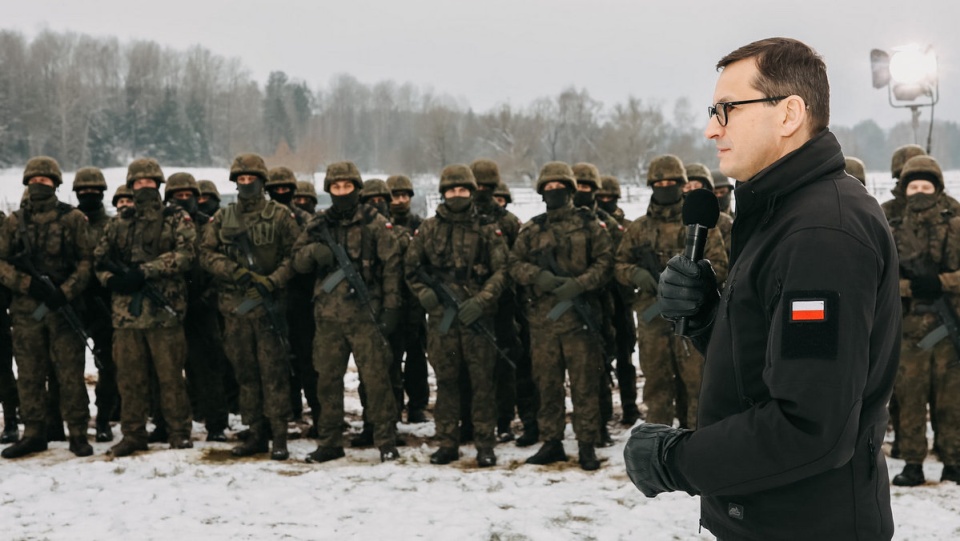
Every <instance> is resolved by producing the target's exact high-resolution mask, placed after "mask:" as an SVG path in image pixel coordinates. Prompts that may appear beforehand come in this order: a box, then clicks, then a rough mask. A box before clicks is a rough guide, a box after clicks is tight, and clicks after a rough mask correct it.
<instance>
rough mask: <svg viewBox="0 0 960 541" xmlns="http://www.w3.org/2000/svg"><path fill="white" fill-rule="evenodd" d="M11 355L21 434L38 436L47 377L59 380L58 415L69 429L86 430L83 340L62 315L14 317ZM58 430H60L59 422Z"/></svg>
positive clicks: (87, 401) (42, 424)
mask: <svg viewBox="0 0 960 541" xmlns="http://www.w3.org/2000/svg"><path fill="white" fill-rule="evenodd" d="M12 338H13V356H14V358H16V361H17V375H18V379H17V389H18V391H19V394H20V418H21V420H22V421H23V425H24V431H23V437H24V438H30V437H42V436H43V434H44V430H45V427H46V423H47V422H48V421H49V419H48V418H47V380H48V379H49V378H51V377H56V379H57V381H59V382H60V386H59V390H60V392H59V399H60V414H61V415H62V417H63V420H64V421H66V422H67V425H68V426H70V428H71V429H72V430H78V429H80V430H83V431H84V433H86V429H87V423H88V422H89V420H90V409H89V404H90V399H89V398H88V396H87V387H86V383H85V382H84V380H83V368H84V364H85V359H84V347H83V341H82V340H81V339H80V337H79V336H77V334H76V333H75V332H74V331H73V330H72V329H71V328H70V325H69V324H67V322H66V320H64V318H63V316H61V315H60V314H58V313H57V312H49V313H47V315H46V316H44V318H43V319H42V320H41V321H36V320H34V319H33V317H30V316H27V317H20V316H14V318H13V329H12ZM60 430H63V427H62V425H61V428H60Z"/></svg>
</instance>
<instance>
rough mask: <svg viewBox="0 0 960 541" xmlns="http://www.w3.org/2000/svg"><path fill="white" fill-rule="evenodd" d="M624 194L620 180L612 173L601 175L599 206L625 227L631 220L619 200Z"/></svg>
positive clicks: (597, 195) (598, 192)
mask: <svg viewBox="0 0 960 541" xmlns="http://www.w3.org/2000/svg"><path fill="white" fill-rule="evenodd" d="M621 197H623V195H622V194H621V192H620V180H619V179H617V177H615V176H612V175H603V176H601V177H600V189H598V190H597V194H596V198H597V206H598V207H599V208H601V209H603V210H604V211H606V213H607V214H609V215H611V216H613V217H614V218H615V219H616V220H617V222H619V223H620V225H621V226H623V228H624V229H626V228H627V226H628V225H630V221H631V220H629V219H628V218H627V216H626V214H625V213H624V212H623V209H622V208H620V206H619V202H620V198H621Z"/></svg>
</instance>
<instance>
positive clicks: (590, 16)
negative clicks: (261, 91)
mask: <svg viewBox="0 0 960 541" xmlns="http://www.w3.org/2000/svg"><path fill="white" fill-rule="evenodd" d="M3 3H4V4H5V5H4V6H3V7H0V27H3V28H6V29H16V30H19V31H21V32H24V33H25V34H27V35H29V36H33V35H35V34H36V33H38V32H39V31H40V30H42V29H43V28H50V29H52V30H57V31H61V30H73V31H77V32H82V33H87V34H92V35H96V36H111V35H112V36H117V37H119V38H120V39H121V40H124V41H126V40H130V39H137V38H139V39H148V40H153V41H157V42H159V43H161V44H164V45H168V46H171V47H174V48H177V49H186V48H187V47H189V46H190V45H193V44H200V45H202V46H204V47H206V48H208V49H210V50H212V51H213V52H215V53H217V54H220V55H224V56H236V57H239V58H241V59H242V60H243V62H244V64H245V65H246V66H247V67H248V68H249V69H250V70H251V72H252V74H253V76H254V77H255V78H256V79H257V80H258V81H260V82H261V83H263V82H265V81H266V78H267V74H268V73H269V72H270V71H273V70H283V71H285V72H286V73H287V74H288V75H289V76H291V77H293V78H297V79H302V80H305V81H307V82H308V83H309V84H310V85H311V86H312V87H314V88H316V87H318V86H321V85H324V86H325V85H326V84H327V83H328V81H329V80H330V78H331V77H332V76H333V75H335V74H338V73H344V72H346V73H351V74H353V75H354V76H356V77H357V78H358V79H360V80H361V81H363V82H366V83H373V82H376V81H380V80H384V79H393V80H395V81H397V82H410V83H414V84H416V85H419V86H423V87H432V88H433V90H435V91H437V92H440V93H447V94H451V95H453V96H455V97H458V98H462V99H464V100H466V102H468V103H469V104H470V105H471V106H472V107H473V108H474V109H475V110H477V111H485V110H487V109H489V108H491V107H493V106H494V105H496V104H498V103H504V102H507V103H511V104H513V105H527V104H529V103H530V102H531V101H532V100H533V99H534V98H537V97H541V96H546V95H551V96H552V95H556V94H558V93H559V92H560V90H561V89H563V88H564V87H566V86H569V85H576V86H577V87H578V88H579V87H585V88H587V89H588V90H589V91H590V93H591V95H593V96H594V97H595V98H597V99H599V100H601V101H603V102H604V103H605V104H606V105H608V106H609V105H612V104H613V103H614V102H616V101H620V100H623V99H624V98H625V97H627V96H628V95H631V94H632V95H634V96H637V97H640V98H643V99H644V100H656V101H659V102H661V103H663V104H664V105H666V107H667V108H666V112H668V113H669V112H670V111H672V105H673V101H674V99H675V98H676V97H678V96H682V95H686V96H688V97H689V98H690V99H691V100H692V102H693V103H694V104H695V105H696V107H697V110H698V111H699V110H700V109H703V110H705V109H706V106H707V105H708V104H709V102H710V98H711V96H712V94H713V87H714V83H715V81H716V72H715V70H714V67H713V66H714V65H715V64H716V61H717V60H718V59H719V58H720V57H721V56H723V55H724V54H726V53H728V52H730V51H731V50H733V49H735V48H737V47H738V46H740V45H743V44H746V43H748V42H750V41H753V40H756V39H760V38H765V37H770V36H776V35H783V36H789V37H795V38H797V39H800V40H803V41H805V42H807V43H809V44H810V45H812V46H813V47H814V48H815V49H817V50H818V51H819V52H820V53H821V54H822V55H823V57H824V58H825V60H826V62H827V67H828V70H829V73H830V81H831V86H832V102H831V108H832V119H831V120H832V122H831V124H833V125H846V126H852V125H853V124H855V123H857V122H859V121H861V120H865V119H867V118H873V119H874V120H875V121H876V122H877V123H879V124H880V125H881V126H884V127H889V126H891V125H893V124H894V123H896V122H899V121H903V120H908V119H909V113H908V112H907V111H906V110H900V109H893V108H891V107H890V106H889V104H888V102H887V94H886V91H885V90H875V89H874V88H873V87H872V86H871V82H870V62H869V55H870V49H872V48H881V49H889V48H892V47H894V46H897V45H903V44H906V43H921V44H932V45H933V46H934V47H935V48H936V49H937V51H938V55H939V61H940V93H941V95H942V98H941V101H940V103H939V104H938V105H937V109H936V118H937V119H943V120H952V121H956V122H960V2H957V1H956V0H938V1H935V0H910V1H906V0H902V1H892V0H804V1H803V2H795V3H792V4H793V5H791V3H789V2H785V1H770V0H767V1H746V0H727V1H723V2H702V1H684V0H673V1H652V0H619V1H618V0H590V1H574V0H484V1H482V2H458V1H454V0H337V1H317V0H314V1H292V0H271V1H263V0H164V1H159V2H158V1H156V0H151V1H149V2H140V1H130V0H126V1H123V0H83V1H77V2H63V1H52V0H22V1H14V0H3ZM928 114H929V112H928V110H927V109H924V113H923V115H924V116H923V118H928V116H927V115H928ZM704 118H705V113H704Z"/></svg>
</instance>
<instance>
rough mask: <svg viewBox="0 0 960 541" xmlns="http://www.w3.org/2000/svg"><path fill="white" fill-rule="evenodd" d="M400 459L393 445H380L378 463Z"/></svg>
mask: <svg viewBox="0 0 960 541" xmlns="http://www.w3.org/2000/svg"><path fill="white" fill-rule="evenodd" d="M398 458H400V451H397V448H396V447H394V446H393V445H389V444H387V445H381V446H380V462H392V461H394V460H396V459H398Z"/></svg>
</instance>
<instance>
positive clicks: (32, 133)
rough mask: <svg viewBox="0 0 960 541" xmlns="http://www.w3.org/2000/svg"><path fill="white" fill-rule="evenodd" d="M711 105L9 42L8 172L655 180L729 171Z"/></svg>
mask: <svg viewBox="0 0 960 541" xmlns="http://www.w3.org/2000/svg"><path fill="white" fill-rule="evenodd" d="M666 109H669V110H666ZM701 109H705V108H704V107H699V106H698V107H694V106H693V104H691V103H690V101H689V99H687V98H685V97H680V98H677V99H676V100H675V101H674V102H673V103H672V104H663V103H659V102H651V101H645V100H643V99H641V98H638V97H629V98H627V99H626V100H625V101H623V102H619V103H615V104H613V105H612V106H605V105H604V104H603V103H602V102H600V101H598V100H596V99H594V98H593V97H591V96H590V93H589V91H588V90H587V89H585V88H576V87H569V88H566V89H563V90H562V91H560V92H559V93H558V94H556V95H553V96H545V97H542V98H539V99H536V100H534V101H533V102H532V103H530V104H527V105H525V106H518V105H512V104H502V105H499V106H496V107H494V108H492V109H491V110H488V111H485V112H476V111H474V110H473V109H472V108H471V107H470V106H469V104H467V103H464V102H463V101H462V100H457V99H454V98H452V97H450V96H448V95H446V94H443V93H437V92H435V91H433V90H424V89H421V88H419V87H417V86H414V85H412V84H410V83H396V82H394V81H381V82H377V83H374V84H365V83H363V82H361V81H358V80H357V79H356V78H355V77H353V76H351V75H346V74H343V75H338V76H336V77H334V78H333V79H332V80H331V81H330V82H329V83H328V85H327V86H325V87H321V88H310V86H309V85H308V84H307V83H306V82H304V81H303V80H300V79H296V78H292V77H290V76H288V75H287V74H285V73H283V72H281V71H275V72H272V73H270V75H269V77H268V79H267V81H266V82H265V83H263V84H261V83H260V82H258V81H256V80H254V79H253V77H252V76H251V74H250V71H249V70H248V69H247V68H246V67H245V66H244V65H243V63H242V62H241V61H240V60H239V59H236V58H226V57H223V56H220V55H216V54H214V53H212V52H211V51H209V50H207V49H205V48H203V47H201V46H193V47H191V48H189V49H186V50H175V49H171V48H168V47H163V46H161V45H159V44H157V43H155V42H151V41H131V42H126V43H121V42H120V41H118V40H117V39H116V38H109V37H107V38H102V37H91V36H88V35H83V34H77V33H73V32H54V31H50V30H45V31H42V32H40V33H39V34H37V35H36V36H34V37H33V38H32V39H29V38H27V37H25V36H24V35H23V34H22V33H19V32H15V31H0V166H17V165H20V164H23V163H25V162H26V160H27V159H28V158H29V157H30V156H34V155H38V154H46V155H49V156H53V157H55V158H56V159H57V160H58V161H60V163H61V165H62V166H63V167H64V168H65V169H67V170H71V169H75V168H78V167H82V166H87V165H94V166H97V167H111V166H120V165H125V164H126V163H128V162H129V161H130V160H131V159H133V158H134V157H138V156H151V157H154V158H157V159H158V160H159V161H160V162H161V163H168V164H175V165H178V166H193V167H204V166H225V165H227V164H228V163H229V161H230V159H231V158H232V157H233V156H234V155H235V154H237V153H240V152H249V151H253V152H257V153H260V154H262V155H264V156H265V157H267V159H268V163H276V164H279V163H283V164H286V165H288V166H289V167H291V168H293V169H294V170H296V171H297V172H300V173H305V174H306V173H312V172H314V171H318V170H322V169H323V168H324V167H325V165H326V164H327V163H329V162H334V161H339V160H343V159H349V160H352V161H354V162H356V163H357V164H358V166H360V168H361V169H362V170H365V171H383V172H390V173H394V172H402V173H406V174H408V175H417V174H424V173H433V174H436V173H437V172H438V171H439V170H440V169H441V168H442V167H443V166H444V165H446V164H449V163H456V162H469V161H471V160H473V159H475V158H477V157H481V156H483V157H488V158H491V159H493V160H496V161H497V162H498V163H499V164H500V166H501V172H502V174H503V176H504V177H505V179H506V180H507V181H509V182H513V183H521V184H522V183H527V182H529V181H530V180H531V179H534V178H535V177H536V175H537V171H538V168H539V166H540V165H541V164H543V163H544V162H547V161H551V160H562V161H567V162H571V163H572V162H577V161H590V162H593V163H595V164H597V166H598V167H599V168H600V169H601V171H602V172H604V173H605V174H607V173H609V174H614V175H617V176H619V177H620V178H621V179H622V180H623V181H626V182H628V183H629V182H632V181H638V180H639V179H642V178H643V176H644V174H645V171H646V163H647V162H648V161H649V160H650V159H651V158H652V157H654V156H656V155H658V154H663V153H673V154H677V155H678V156H680V157H682V158H683V159H684V160H685V161H688V162H690V161H700V162H703V163H706V164H707V165H708V166H711V167H712V166H715V165H716V161H715V158H714V150H713V145H712V144H711V143H710V142H709V141H706V140H705V139H704V138H703V136H702V129H703V125H704V122H705V113H704V112H703V111H702V110H701ZM833 129H834V131H835V132H836V133H837V135H838V137H839V138H840V140H841V144H843V146H844V149H845V151H846V152H847V153H848V154H850V155H855V156H858V157H860V158H861V159H863V160H864V161H865V162H866V163H867V166H868V169H871V170H882V169H884V168H886V167H887V164H889V156H890V154H891V152H892V151H893V149H894V148H895V147H896V146H899V145H901V144H904V143H908V142H914V134H913V130H912V128H911V126H910V124H909V123H908V122H903V123H901V124H898V125H896V126H894V127H893V128H892V129H890V130H886V131H885V130H883V129H881V128H880V127H879V126H878V125H877V124H876V123H875V122H873V121H870V120H868V121H865V122H862V123H860V124H858V125H856V126H854V127H853V128H845V127H834V128H833ZM924 130H925V128H923V129H921V132H922V134H924V135H925V133H926V132H925V131H924ZM921 139H924V140H925V136H924V137H921ZM933 154H934V155H935V156H937V157H938V158H940V159H941V163H942V164H943V166H944V167H945V168H951V167H957V166H958V164H957V163H954V161H955V160H960V126H958V125H957V124H956V123H954V122H937V123H935V125H934V149H933Z"/></svg>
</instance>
